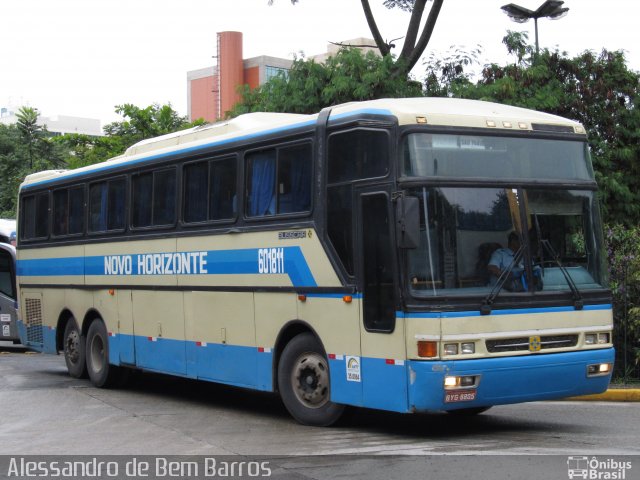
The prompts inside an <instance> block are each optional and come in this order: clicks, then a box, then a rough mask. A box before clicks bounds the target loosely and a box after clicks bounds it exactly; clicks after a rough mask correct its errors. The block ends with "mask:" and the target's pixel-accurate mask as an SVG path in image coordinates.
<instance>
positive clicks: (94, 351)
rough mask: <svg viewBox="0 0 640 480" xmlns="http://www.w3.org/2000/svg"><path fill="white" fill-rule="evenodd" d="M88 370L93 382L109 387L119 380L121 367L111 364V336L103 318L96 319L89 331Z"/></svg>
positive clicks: (97, 385)
mask: <svg viewBox="0 0 640 480" xmlns="http://www.w3.org/2000/svg"><path fill="white" fill-rule="evenodd" d="M86 349H87V371H88V373H89V378H90V379H91V383H93V384H94V385H95V386H96V387H99V388H102V387H104V388H109V387H112V386H114V385H115V384H116V382H117V381H118V380H119V374H120V371H119V368H118V367H116V366H114V365H109V337H108V336H107V329H106V327H105V326H104V323H103V322H102V320H94V321H93V322H92V323H91V325H90V326H89V331H88V332H87V347H86Z"/></svg>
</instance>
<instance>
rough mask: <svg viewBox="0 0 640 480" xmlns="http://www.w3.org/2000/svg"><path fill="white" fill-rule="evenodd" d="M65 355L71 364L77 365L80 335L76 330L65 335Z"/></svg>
mask: <svg viewBox="0 0 640 480" xmlns="http://www.w3.org/2000/svg"><path fill="white" fill-rule="evenodd" d="M64 346H65V349H64V352H65V355H66V356H67V358H68V359H69V361H70V362H71V363H78V360H79V359H80V334H79V333H78V330H75V329H74V330H72V331H71V332H69V335H67V341H66V342H65V345H64Z"/></svg>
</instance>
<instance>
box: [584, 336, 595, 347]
mask: <svg viewBox="0 0 640 480" xmlns="http://www.w3.org/2000/svg"><path fill="white" fill-rule="evenodd" d="M597 339H598V336H597V335H596V334H595V333H587V334H586V335H585V336H584V343H585V345H595V344H596V341H597Z"/></svg>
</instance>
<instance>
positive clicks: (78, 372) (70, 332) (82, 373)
mask: <svg viewBox="0 0 640 480" xmlns="http://www.w3.org/2000/svg"><path fill="white" fill-rule="evenodd" d="M63 351H64V361H65V363H66V364H67V370H68V371H69V375H71V376H72V377H73V378H86V377H87V365H86V362H85V342H84V338H83V337H82V333H81V332H80V329H79V328H78V324H77V323H76V319H75V318H73V317H71V318H69V320H68V321H67V324H66V326H65V327H64V338H63Z"/></svg>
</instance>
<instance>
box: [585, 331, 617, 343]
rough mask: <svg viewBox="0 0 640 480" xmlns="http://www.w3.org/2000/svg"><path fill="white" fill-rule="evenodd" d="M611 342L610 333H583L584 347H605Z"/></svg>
mask: <svg viewBox="0 0 640 480" xmlns="http://www.w3.org/2000/svg"><path fill="white" fill-rule="evenodd" d="M610 342H611V333H610V332H598V333H585V334H584V344H585V345H606V344H607V343H610Z"/></svg>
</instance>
